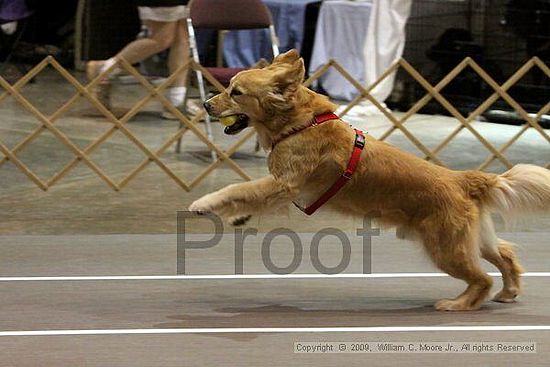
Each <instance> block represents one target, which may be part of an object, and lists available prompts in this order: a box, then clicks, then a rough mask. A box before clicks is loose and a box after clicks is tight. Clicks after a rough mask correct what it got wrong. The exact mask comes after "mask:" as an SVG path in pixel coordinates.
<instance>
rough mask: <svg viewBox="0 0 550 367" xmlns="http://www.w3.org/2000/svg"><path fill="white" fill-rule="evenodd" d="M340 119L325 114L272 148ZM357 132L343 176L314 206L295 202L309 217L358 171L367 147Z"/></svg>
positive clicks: (279, 140)
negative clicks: (304, 205)
mask: <svg viewBox="0 0 550 367" xmlns="http://www.w3.org/2000/svg"><path fill="white" fill-rule="evenodd" d="M338 119H339V117H338V116H336V115H335V114H334V113H324V114H322V115H317V116H315V117H314V118H313V120H312V121H311V122H310V123H309V125H306V126H304V127H302V128H300V129H298V130H294V131H292V132H290V133H288V134H286V135H283V136H282V137H280V138H279V139H278V140H276V141H275V142H274V143H273V145H272V148H275V145H277V144H278V143H280V142H281V141H282V140H284V139H286V138H288V137H289V136H291V135H294V134H296V133H299V132H300V131H303V130H305V129H307V128H310V127H313V126H317V125H320V124H322V123H323V122H326V121H330V120H338ZM354 130H355V142H354V144H353V152H352V153H351V158H350V159H349V161H348V166H347V167H346V170H345V171H344V173H342V175H341V176H340V177H339V178H338V179H337V180H336V182H335V183H333V184H332V186H331V187H330V188H329V189H328V190H327V191H325V192H324V193H323V194H322V195H321V197H319V198H318V199H317V200H315V201H314V202H313V203H312V204H310V205H308V206H307V207H305V208H304V207H302V206H300V205H299V204H297V203H296V202H293V203H294V205H296V207H297V208H298V209H300V210H301V211H303V212H304V213H306V214H307V215H311V214H313V213H314V212H315V211H316V210H317V209H319V208H320V207H321V206H323V205H324V204H325V203H326V202H327V201H329V200H330V199H331V198H332V197H333V196H334V195H336V193H337V192H338V191H340V189H341V188H342V187H343V186H344V185H345V184H346V183H347V182H348V181H349V180H350V179H351V177H352V176H353V173H354V172H355V170H356V169H357V166H358V164H359V161H360V160H361V152H362V151H363V148H364V147H365V135H364V134H363V132H362V131H361V130H357V129H354Z"/></svg>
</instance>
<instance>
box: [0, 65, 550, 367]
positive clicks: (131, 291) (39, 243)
mask: <svg viewBox="0 0 550 367" xmlns="http://www.w3.org/2000/svg"><path fill="white" fill-rule="evenodd" d="M78 77H79V78H81V76H78ZM72 93H74V90H73V89H72V87H70V86H67V85H65V84H63V83H61V79H60V77H59V76H57V75H56V74H55V73H53V72H51V71H50V72H46V73H45V74H43V75H41V76H39V77H38V78H37V83H35V84H32V85H28V86H26V87H24V88H23V95H24V96H25V97H26V98H28V99H29V100H30V101H31V102H32V103H34V104H35V105H36V106H37V108H38V109H39V110H40V111H42V112H43V113H45V114H51V113H53V112H54V111H55V110H56V109H57V108H58V107H60V106H61V105H62V103H63V101H65V100H67V99H68V98H69V97H70V96H71V95H72ZM140 96H143V93H142V92H140V91H138V90H137V89H136V88H135V86H131V85H117V86H115V93H114V97H115V98H114V103H115V105H116V106H117V108H119V109H121V110H125V109H126V110H127V109H128V108H130V107H131V106H132V104H133V103H135V102H136V101H137V100H138V99H139V98H140ZM0 112H1V116H2V119H1V121H0V140H1V141H2V142H3V143H4V144H6V145H7V146H8V147H10V148H13V147H14V146H15V145H16V144H17V142H18V141H19V140H20V139H21V138H23V137H24V136H26V135H27V134H28V133H30V131H32V130H33V129H34V128H35V127H37V126H38V124H37V122H36V121H35V120H34V119H33V118H31V117H30V115H29V113H28V112H24V111H22V110H21V108H19V107H18V106H17V103H16V102H15V101H14V100H13V98H12V97H8V98H6V99H5V100H4V101H2V102H1V103H0ZM159 115H160V105H159V104H158V103H151V104H149V105H147V106H146V108H145V111H144V112H142V113H140V114H139V115H138V116H136V118H134V119H133V120H132V121H130V122H129V124H128V126H129V128H130V129H131V130H132V132H134V133H135V134H137V135H138V136H139V138H140V139H142V140H143V141H144V142H146V144H147V145H148V146H149V147H150V148H152V149H154V148H158V147H159V146H160V145H161V144H162V142H163V141H164V140H165V139H167V138H168V137H169V136H170V134H173V133H174V132H175V131H176V129H177V123H175V122H169V121H165V120H161V119H160V118H159ZM346 120H347V121H348V122H350V123H353V124H354V125H355V126H357V127H360V128H363V129H365V130H366V131H368V132H369V133H370V134H372V135H373V136H380V135H381V134H382V133H383V132H384V131H386V129H387V128H388V127H389V126H390V124H389V122H388V121H386V120H385V119H384V118H381V117H366V118H365V117H352V116H350V117H349V118H347V119H346ZM56 126H58V127H60V129H61V130H62V131H63V132H64V133H66V134H67V135H68V136H69V137H70V139H71V140H72V141H73V142H74V143H75V144H77V145H78V146H79V147H81V148H82V147H85V146H86V145H88V144H90V142H91V141H93V139H94V138H96V137H97V136H99V135H100V134H101V133H102V132H103V131H105V130H107V129H108V128H109V127H110V125H109V124H108V123H107V122H106V121H105V120H104V119H103V118H101V117H98V116H97V115H94V114H93V113H92V111H91V110H90V106H89V105H88V104H87V103H84V102H82V103H79V104H78V105H77V106H75V107H74V108H73V109H71V111H70V112H69V113H68V114H67V115H66V116H64V117H63V118H61V119H60V120H59V121H58V122H57V123H56ZM406 126H407V127H408V128H409V129H410V130H411V132H412V133H413V134H415V135H416V136H418V137H419V139H420V140H421V141H422V142H423V143H425V144H426V145H427V146H428V147H430V148H432V149H433V148H434V147H435V146H437V144H438V143H439V142H440V141H442V140H443V139H444V137H445V136H446V135H447V134H449V133H450V132H451V131H452V130H453V129H454V128H455V127H456V126H458V123H457V122H456V121H454V120H453V119H450V118H447V117H441V116H423V115H415V116H414V117H413V118H412V119H411V120H410V121H409V122H407V123H406ZM474 126H475V128H476V129H478V130H479V131H480V132H481V133H482V135H483V136H485V137H486V138H487V139H488V140H489V141H490V142H491V143H492V144H494V145H495V146H497V147H498V146H500V145H502V144H504V142H505V141H506V140H507V139H508V138H509V137H511V136H512V135H513V134H514V133H515V132H517V131H518V129H519V128H518V127H514V126H503V125H494V124H487V123H482V122H476V123H474ZM215 141H216V142H217V143H218V144H219V145H220V146H222V147H227V146H229V145H230V144H231V142H233V141H234V138H228V137H226V136H224V135H223V134H222V133H221V129H220V128H219V127H217V128H215ZM389 141H390V142H391V143H394V144H396V145H398V146H400V147H401V148H403V149H406V150H409V151H411V152H413V153H415V154H419V153H418V151H417V150H416V148H414V147H413V146H412V145H411V144H410V143H409V142H408V141H407V140H406V138H405V137H404V136H403V135H402V134H401V133H399V132H398V133H396V134H395V135H392V137H390V139H389ZM17 155H18V157H20V158H21V159H22V160H23V162H25V163H26V164H28V165H29V167H30V168H31V169H33V170H34V171H36V173H38V174H39V175H40V176H41V177H42V178H43V179H45V178H47V177H49V176H50V175H52V174H53V173H55V172H56V171H58V170H59V169H61V167H63V165H64V164H66V163H67V162H69V161H70V159H71V158H72V154H71V153H70V152H69V151H68V149H67V148H66V147H64V146H63V145H62V144H61V143H59V141H58V140H56V138H55V137H53V136H52V134H51V133H49V132H45V133H43V134H42V135H41V136H40V137H39V138H37V139H36V141H35V142H33V144H32V145H30V146H29V147H27V148H25V149H23V150H22V151H21V152H20V153H18V154H17ZM487 155H488V152H487V150H486V149H485V148H484V147H483V146H482V145H481V144H480V143H479V142H478V141H477V140H476V139H475V137H473V136H472V135H471V134H470V133H467V132H465V131H463V132H462V133H461V134H460V135H459V136H458V138H457V140H455V142H453V143H452V144H451V145H450V146H449V147H448V148H446V149H444V150H443V151H442V153H441V158H442V160H443V161H444V162H445V163H446V164H448V165H449V166H450V167H452V168H456V169H471V168H475V167H476V166H477V165H479V164H480V163H481V162H483V161H484V160H485V158H486V157H487ZM507 156H508V157H509V158H510V160H511V161H512V162H514V163H519V162H524V163H535V164H541V165H546V164H547V163H548V162H549V161H550V145H549V144H548V143H547V142H546V141H545V140H544V139H543V138H542V137H541V136H540V135H538V133H536V132H534V131H528V132H527V134H526V135H524V137H522V138H521V139H520V140H519V141H518V142H517V143H516V144H515V145H514V146H512V148H510V150H509V152H508V154H507ZM91 158H92V159H93V160H94V162H96V163H97V164H98V165H99V166H100V167H102V168H103V169H104V170H105V171H106V172H107V173H108V174H109V175H111V176H112V177H113V178H116V179H117V180H119V179H121V178H122V177H124V176H125V174H127V173H128V172H129V171H130V170H131V169H132V168H133V167H135V166H136V165H137V164H139V163H140V162H141V160H142V159H143V158H144V156H143V154H142V153H140V152H139V151H138V150H137V148H135V146H134V145H133V144H132V143H130V142H129V141H128V139H127V138H126V137H124V136H123V135H121V134H120V133H116V134H115V135H113V136H112V137H111V138H110V139H109V140H108V141H107V142H106V143H105V144H104V145H103V146H102V147H100V148H99V149H98V150H97V151H96V152H94V153H93V154H92V155H91ZM162 159H163V161H164V162H165V163H166V164H167V165H168V166H170V167H171V168H172V169H174V170H175V171H176V172H177V174H178V175H181V177H185V178H186V179H187V178H191V177H192V176H195V175H196V174H198V173H199V172H200V171H201V170H202V169H204V167H206V166H207V164H208V163H209V154H208V152H207V151H206V149H205V147H204V146H203V145H202V144H201V143H200V142H198V141H197V139H196V138H193V137H192V135H190V134H188V135H186V138H185V139H184V147H183V152H182V153H181V154H179V155H178V154H175V153H174V151H173V148H170V149H169V151H167V153H166V154H164V155H163V157H162ZM234 159H235V161H236V162H237V163H238V164H239V165H241V166H243V168H244V169H245V170H246V172H247V173H249V174H250V175H251V176H252V177H259V176H261V175H263V174H265V172H266V168H265V154H264V153H263V152H258V153H256V152H254V141H253V139H252V140H251V141H249V142H248V143H247V144H246V145H245V146H244V147H242V148H241V149H239V151H238V152H237V153H236V154H235V155H234ZM490 170H491V171H496V172H502V171H503V168H502V166H500V165H499V164H497V163H495V164H494V165H492V166H491V167H490ZM239 181H240V179H239V177H238V176H237V175H236V174H235V173H233V172H232V171H231V170H230V169H229V168H227V167H226V166H222V168H220V169H218V170H216V171H215V172H214V173H213V174H212V175H210V176H208V178H207V179H206V180H205V181H204V182H203V184H202V185H200V186H199V187H197V188H196V189H195V190H193V191H192V192H185V191H183V190H182V189H181V188H180V187H178V186H177V185H176V184H175V183H174V182H173V181H171V179H170V178H169V177H168V176H166V174H165V173H163V172H162V171H161V170H160V169H159V168H158V167H155V166H154V165H153V164H152V165H150V167H149V168H147V169H146V170H145V171H144V172H142V173H141V174H139V175H138V176H137V177H136V178H135V179H134V180H133V181H132V182H130V184H129V185H128V186H127V187H125V188H124V189H123V190H122V191H121V192H114V191H112V190H111V189H110V188H109V187H108V186H107V185H106V184H105V183H104V182H103V181H101V180H100V179H99V178H98V177H97V176H96V175H95V174H94V173H93V172H91V171H90V170H89V169H88V168H87V167H86V166H85V165H83V164H82V163H80V164H79V165H78V166H77V168H76V169H74V170H73V171H72V172H71V173H70V174H68V175H67V176H66V177H65V178H63V179H62V180H61V181H60V182H58V183H57V184H56V185H55V186H53V187H52V188H51V189H50V190H49V191H47V192H43V191H41V190H40V189H39V188H37V187H36V186H34V184H33V183H31V182H30V181H29V180H28V178H26V177H25V176H24V175H23V174H22V173H21V172H19V170H18V169H17V168H16V167H15V166H13V165H12V164H11V163H10V162H8V163H7V164H5V165H3V166H1V167H0V182H1V184H0V277H13V276H18V277H31V276H48V277H67V276H106V275H174V274H176V263H177V253H176V238H175V233H176V211H177V210H181V209H185V208H186V207H187V206H188V205H189V203H190V202H192V201H193V200H194V199H196V198H198V197H199V196H201V195H203V194H205V193H207V192H210V191H212V190H215V189H218V188H221V187H223V186H225V185H227V184H229V183H233V182H239ZM548 223H550V215H542V216H538V217H535V218H532V219H531V221H529V222H521V223H518V224H517V225H516V226H515V227H514V228H513V229H514V230H515V231H516V232H515V233H503V237H505V238H507V239H510V240H512V241H514V242H517V243H518V244H520V249H519V250H520V256H521V258H522V262H523V263H524V265H525V267H526V269H527V271H529V272H548V271H550V266H548V263H549V259H550V252H549V250H548V242H549V234H550V233H549V232H548V228H549V227H548ZM250 225H251V226H254V227H256V228H258V230H259V231H260V233H266V232H267V231H269V230H272V229H274V228H277V227H288V228H290V229H292V230H294V231H296V232H299V233H300V238H303V239H305V240H306V241H305V242H307V240H309V239H310V238H311V235H312V233H313V232H314V231H316V230H319V229H320V228H324V227H329V226H330V227H338V228H340V229H342V230H344V231H346V233H348V234H349V236H350V238H355V237H354V236H353V235H352V234H353V233H355V229H356V228H359V227H360V225H361V219H360V218H349V217H345V216H341V215H336V214H334V213H331V212H322V211H321V212H320V213H319V214H316V215H315V216H314V217H311V218H309V217H306V216H304V215H302V214H301V213H299V212H298V211H297V210H294V209H292V208H291V209H289V211H288V212H286V213H277V215H266V216H262V217H261V218H255V219H254V220H253V221H252V222H251V223H250ZM206 228H208V227H207V224H205V223H204V222H197V223H196V224H194V225H193V226H190V227H189V228H188V231H189V232H203V231H204V230H205V229H206ZM498 229H499V231H501V232H503V231H509V230H510V228H506V227H504V226H503V225H502V223H500V222H499V223H498ZM227 233H229V234H230V233H231V230H228V232H227ZM259 238H261V236H259ZM275 247H276V248H275ZM275 247H274V252H273V253H272V255H273V259H274V261H275V262H277V261H279V262H277V263H280V264H288V262H289V261H290V260H289V259H290V257H289V256H290V251H289V249H288V247H285V246H284V244H282V245H281V246H280V247H279V246H275ZM260 248H261V244H260V242H259V239H258V238H256V239H251V240H250V243H249V242H247V243H246V247H245V251H244V258H243V260H244V272H245V273H246V274H262V273H268V271H267V270H266V268H265V265H264V264H263V262H262V261H261V258H260ZM352 248H353V254H352V256H351V259H352V260H351V263H350V266H349V267H348V268H347V269H346V272H347V273H359V272H360V271H361V270H362V264H361V263H360V260H361V259H362V256H361V254H362V253H361V246H360V243H359V242H358V240H357V239H356V238H355V239H354V240H352ZM303 254H304V255H303V256H304V259H303V262H302V264H301V266H300V267H299V269H298V270H297V273H316V272H315V271H314V269H313V267H312V264H311V262H310V260H309V257H308V255H309V249H308V247H307V246H305V245H304V251H303ZM188 256H189V257H188V258H187V271H188V273H192V274H231V273H232V271H233V270H234V261H233V260H234V242H231V238H229V237H227V238H226V237H224V240H223V243H222V244H220V245H218V246H216V247H214V248H212V249H208V250H193V251H190V252H189V254H188ZM340 256H341V250H339V248H338V247H335V248H332V247H329V248H328V249H325V252H322V253H321V258H322V259H323V261H326V262H327V264H333V263H331V261H334V258H339V257H340ZM370 264H371V265H372V269H373V271H374V272H377V273H396V272H413V273H419V272H435V271H436V270H435V269H434V268H433V266H432V265H431V264H430V263H429V262H428V261H427V260H426V259H425V258H424V257H423V255H422V251H421V249H419V248H418V246H417V245H414V244H412V243H408V242H398V241H397V240H396V239H395V237H394V235H393V234H391V233H387V234H383V235H382V236H380V237H376V238H374V239H373V249H372V258H371V259H370ZM487 270H489V271H494V269H492V268H491V267H490V266H487ZM498 284H499V281H498V280H497V282H496V286H498ZM525 285H526V286H525V293H524V295H523V296H522V297H521V299H520V301H519V302H518V303H515V304H510V305H503V304H496V303H492V302H488V303H487V304H486V305H485V306H484V308H483V309H482V310H480V311H476V312H472V313H450V314H446V313H436V312H434V311H433V309H432V307H431V305H432V304H433V303H434V302H435V301H436V300H437V299H439V298H442V297H450V296H454V295H456V294H457V293H459V292H460V291H461V290H462V288H463V285H462V284H461V282H458V281H456V280H453V279H450V278H444V277H430V278H415V277H413V278H381V279H342V278H336V279H287V280H281V279H263V280H259V279H247V280H242V279H240V280H236V279H230V280H192V281H189V280H181V279H179V280H102V281H90V280H87V281H85V280H82V281H67V280H63V279H61V280H57V281H52V280H50V281H47V280H46V281H40V282H37V281H28V280H27V281H20V282H15V281H9V279H8V280H6V281H2V282H0V316H1V317H0V332H5V331H14V330H63V329H107V330H111V329H120V328H123V329H126V328H128V329H136V328H137V329H140V328H143V329H162V328H193V327H196V328H211V327H213V328H220V327H246V328H251V327H339V326H363V327H370V326H385V327H390V326H450V325H451V326H452V325H457V326H460V325H481V326H483V325H488V326H491V325H493V326H497V325H501V326H507V325H550V320H548V315H549V310H550V309H549V308H548V306H547V304H548V301H549V299H550V293H549V291H548V278H547V277H527V278H526V279H525ZM496 286H495V290H496ZM361 340H362V341H365V340H367V341H395V342H396V341H520V342H521V341H535V342H537V343H538V345H537V350H538V353H537V354H534V355H520V354H485V355H465V354H462V355H422V354H417V355H413V356H411V355H398V354H378V355H376V358H375V359H373V357H372V356H369V355H350V354H346V355H341V354H340V355H320V354H315V355H302V354H294V353H293V344H294V342H297V341H361ZM549 343H550V337H549V332H547V331H544V332H541V331H529V332H513V331H503V332H443V331H441V332H432V333H426V332H399V333H290V334H283V333H240V334H223V333H217V334H211V335H206V334H200V333H198V334H181V335H102V336H18V337H7V336H0V356H1V357H0V366H36V365H44V366H74V365H90V366H105V365H109V366H161V365H162V366H181V365H189V366H210V365H220V364H223V365H226V364H228V363H229V362H228V361H231V362H232V363H234V364H235V365H243V366H244V365H246V366H258V365H266V366H270V365H273V366H275V365H281V364H291V365H300V366H325V365H326V366H329V365H330V366H333V365H346V366H348V365H349V366H355V365H361V366H362V365H365V362H371V363H372V364H374V365H380V366H386V365H387V366H395V365H434V366H439V365H442V364H446V365H451V366H452V365H464V364H473V363H475V364H479V365H485V364H487V365H496V364H499V365H511V364H512V363H514V364H518V363H522V364H523V365H543V364H544V363H546V362H545V361H547V360H548V357H549V356H548V354H549V353H550V348H549V347H548V345H549Z"/></svg>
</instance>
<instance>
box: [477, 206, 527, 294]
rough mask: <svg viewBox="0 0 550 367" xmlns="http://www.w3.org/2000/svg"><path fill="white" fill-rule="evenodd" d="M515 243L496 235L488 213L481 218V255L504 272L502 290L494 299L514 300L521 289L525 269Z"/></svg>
mask: <svg viewBox="0 0 550 367" xmlns="http://www.w3.org/2000/svg"><path fill="white" fill-rule="evenodd" d="M513 246H514V245H513V244H512V243H510V242H506V241H504V240H502V239H500V238H498V237H497V236H496V233H495V229H494V225H493V220H492V218H491V216H490V214H488V213H484V214H483V215H482V220H481V243H480V249H481V256H482V257H483V258H484V259H485V260H487V261H489V262H490V263H491V264H493V265H494V266H496V267H497V268H498V270H499V271H500V272H501V274H502V283H503V286H502V290H501V291H500V292H498V293H497V294H496V295H495V296H494V297H493V301H496V302H506V303H510V302H514V301H515V299H516V297H517V296H518V294H519V293H520V291H521V273H522V272H523V269H522V267H521V265H520V264H519V262H518V260H517V258H516V255H515V254H514V251H513Z"/></svg>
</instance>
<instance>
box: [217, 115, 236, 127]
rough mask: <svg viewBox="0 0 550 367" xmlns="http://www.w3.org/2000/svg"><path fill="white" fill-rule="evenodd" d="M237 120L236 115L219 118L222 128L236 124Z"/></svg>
mask: <svg viewBox="0 0 550 367" xmlns="http://www.w3.org/2000/svg"><path fill="white" fill-rule="evenodd" d="M238 119H239V116H237V115H231V116H225V117H221V118H220V122H221V123H222V124H223V125H224V126H231V125H233V124H234V123H235V122H237V120H238Z"/></svg>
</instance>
